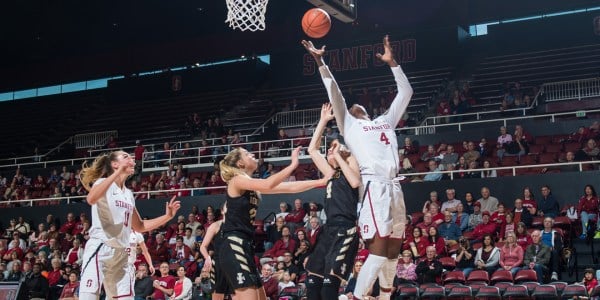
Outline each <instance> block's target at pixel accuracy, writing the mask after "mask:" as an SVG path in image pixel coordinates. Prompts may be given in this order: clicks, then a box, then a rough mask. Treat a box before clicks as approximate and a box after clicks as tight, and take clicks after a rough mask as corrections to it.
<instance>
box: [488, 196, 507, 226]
mask: <svg viewBox="0 0 600 300" xmlns="http://www.w3.org/2000/svg"><path fill="white" fill-rule="evenodd" d="M504 208H505V207H504V203H502V202H500V203H498V210H496V211H495V212H493V213H492V214H491V216H490V222H491V223H494V224H496V228H497V229H500V228H501V227H502V225H503V224H506V211H505V209H504Z"/></svg>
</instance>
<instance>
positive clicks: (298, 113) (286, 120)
mask: <svg viewBox="0 0 600 300" xmlns="http://www.w3.org/2000/svg"><path fill="white" fill-rule="evenodd" d="M320 117H321V108H310V109H301V110H294V111H285V112H278V113H277V114H275V115H274V116H273V120H274V121H276V122H277V126H278V127H279V128H293V127H305V126H307V125H312V124H314V123H316V122H318V121H319V118H320Z"/></svg>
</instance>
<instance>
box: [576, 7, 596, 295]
mask: <svg viewBox="0 0 600 300" xmlns="http://www.w3.org/2000/svg"><path fill="white" fill-rule="evenodd" d="M598 20H600V19H598ZM599 35H600V34H599ZM595 272H596V273H597V272H598V271H595ZM582 284H583V285H584V286H585V289H586V291H587V293H588V295H592V292H593V291H594V288H595V287H596V286H598V280H597V279H596V276H595V275H594V269H593V268H587V269H585V270H584V271H583V282H582ZM595 298H596V299H595ZM579 299H585V298H584V297H579ZM591 299H594V300H597V297H591Z"/></svg>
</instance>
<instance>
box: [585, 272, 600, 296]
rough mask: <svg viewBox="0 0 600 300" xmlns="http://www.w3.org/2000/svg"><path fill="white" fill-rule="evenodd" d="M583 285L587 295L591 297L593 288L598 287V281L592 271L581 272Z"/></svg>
mask: <svg viewBox="0 0 600 300" xmlns="http://www.w3.org/2000/svg"><path fill="white" fill-rule="evenodd" d="M583 285H584V286H585V289H586V290H587V292H588V295H591V294H592V291H593V290H594V288H595V287H596V286H598V279H596V277H595V276H594V269H592V268H588V269H585V271H584V272H583Z"/></svg>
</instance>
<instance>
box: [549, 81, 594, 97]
mask: <svg viewBox="0 0 600 300" xmlns="http://www.w3.org/2000/svg"><path fill="white" fill-rule="evenodd" d="M541 91H542V92H543V93H544V95H545V101H546V102H554V101H563V100H575V99H577V100H582V99H585V98H591V97H600V78H590V79H581V80H570V81H560V82H551V83H545V84H544V85H542V88H541Z"/></svg>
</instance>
